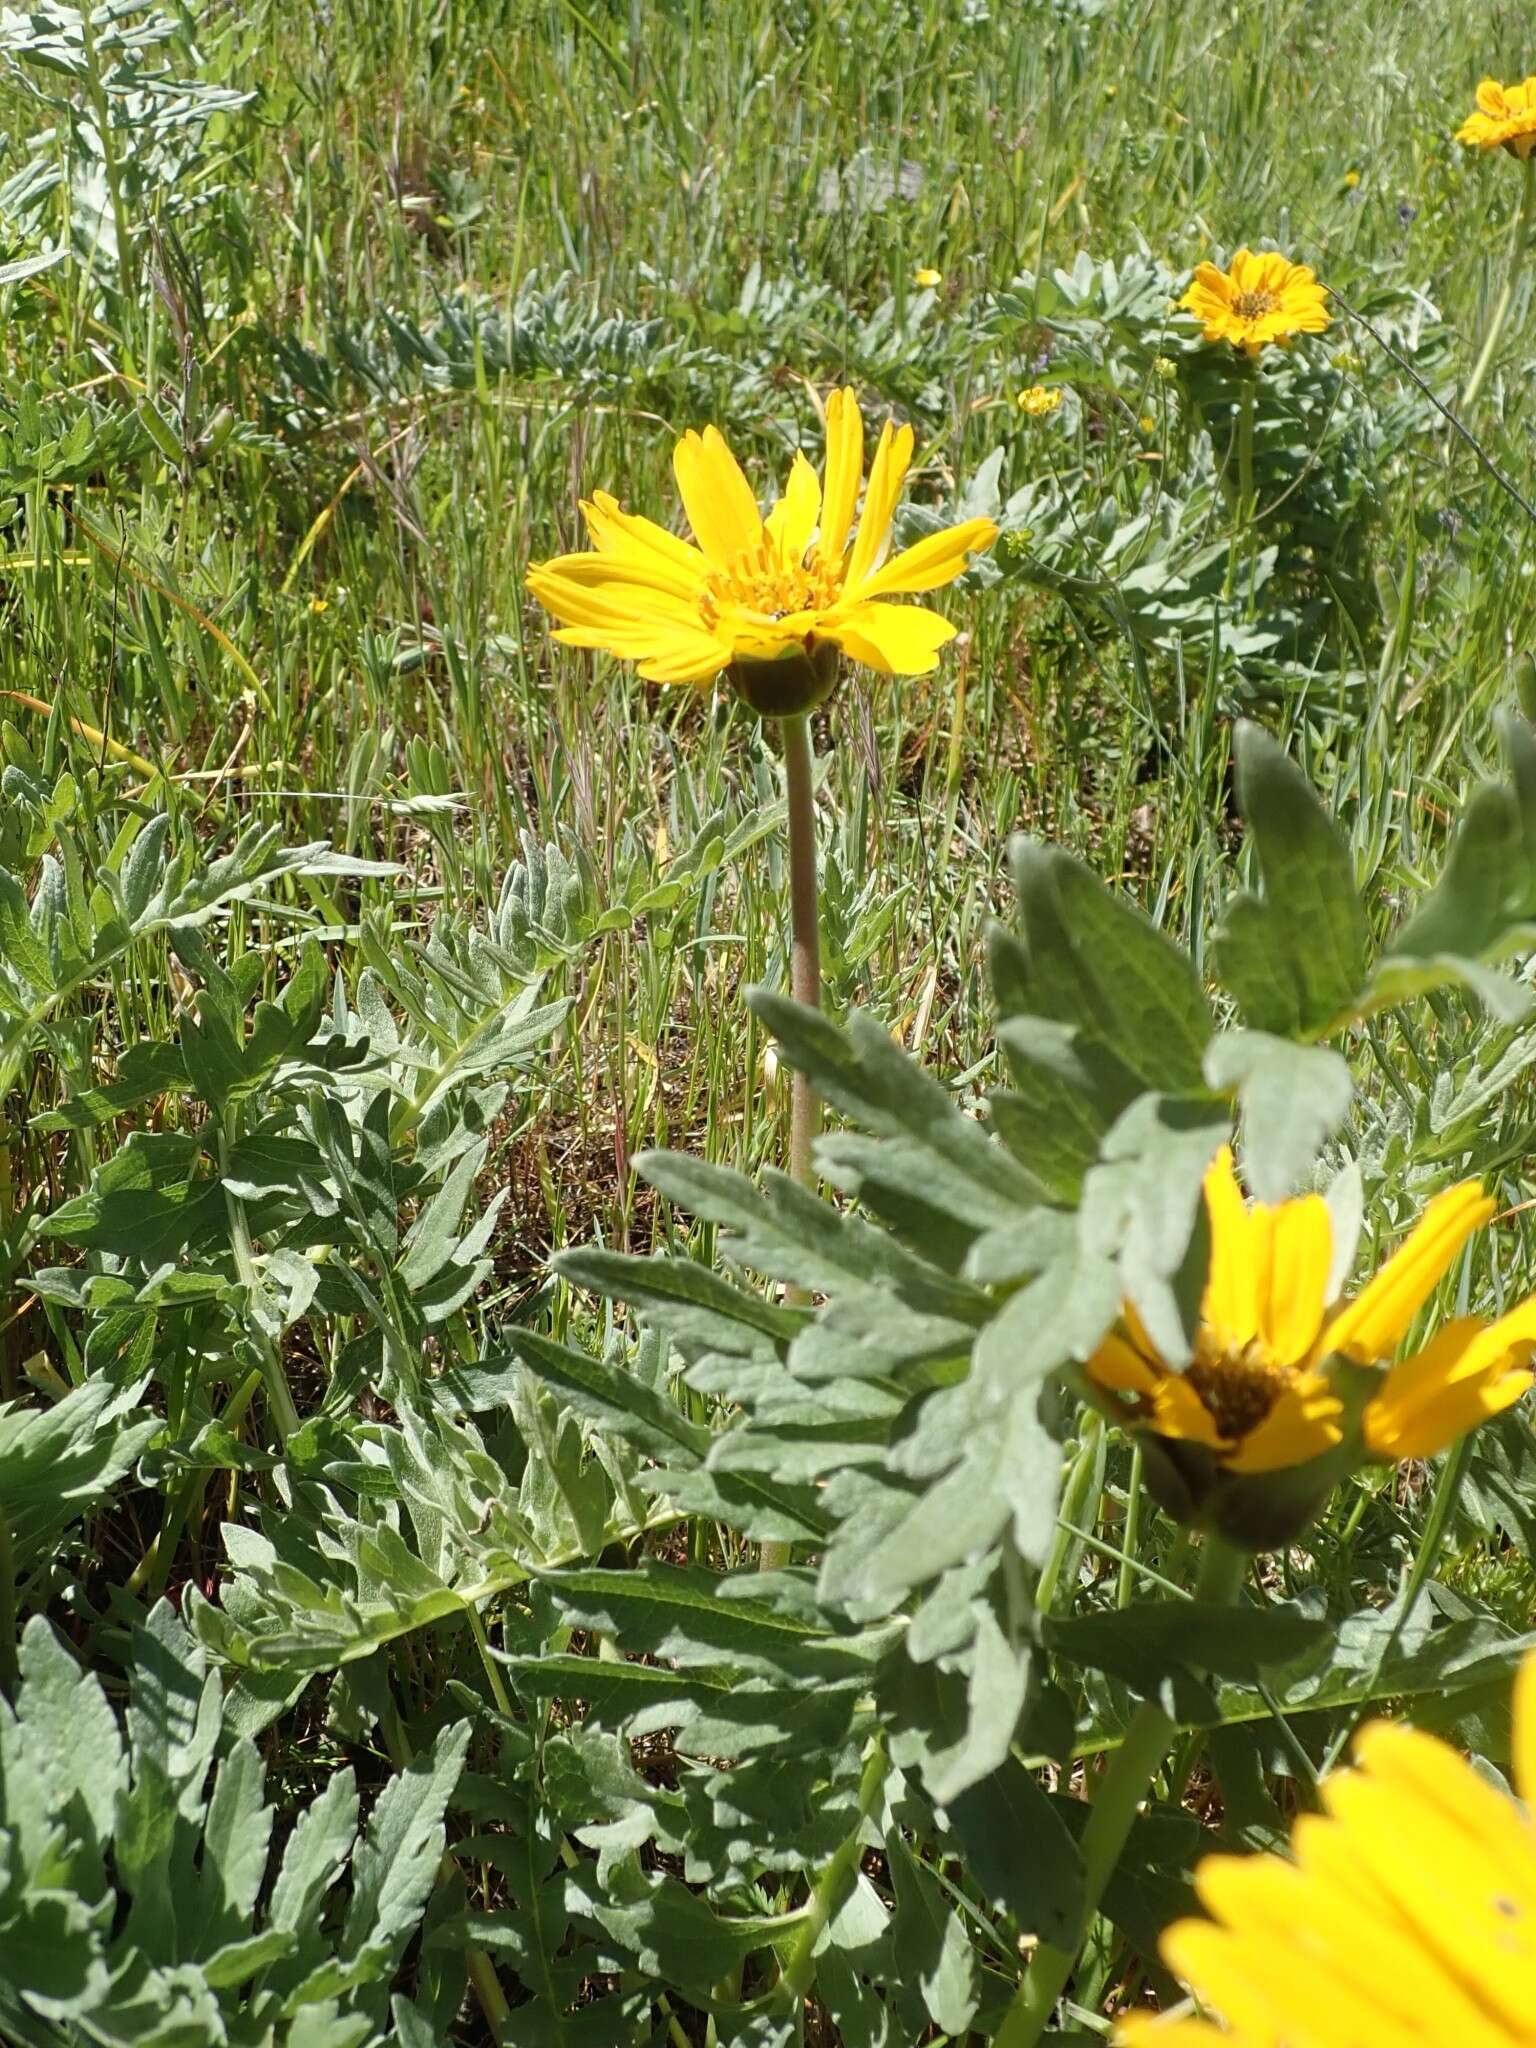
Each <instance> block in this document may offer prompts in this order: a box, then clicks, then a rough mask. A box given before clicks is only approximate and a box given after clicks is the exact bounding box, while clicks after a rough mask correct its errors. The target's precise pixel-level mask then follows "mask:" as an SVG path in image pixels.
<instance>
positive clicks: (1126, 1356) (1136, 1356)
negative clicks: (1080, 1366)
mask: <svg viewBox="0 0 1536 2048" xmlns="http://www.w3.org/2000/svg"><path fill="white" fill-rule="evenodd" d="M1084 1370H1085V1371H1086V1373H1087V1374H1088V1377H1089V1379H1091V1380H1092V1381H1093V1382H1094V1384H1095V1385H1096V1386H1100V1387H1103V1388H1105V1389H1106V1390H1107V1391H1108V1392H1109V1393H1111V1394H1150V1393H1151V1392H1152V1391H1153V1389H1154V1388H1155V1387H1156V1385H1157V1380H1158V1375H1157V1372H1156V1370H1155V1368H1154V1367H1152V1366H1150V1365H1149V1364H1148V1363H1147V1361H1146V1359H1144V1358H1143V1357H1142V1356H1141V1353H1140V1352H1139V1351H1137V1350H1136V1348H1135V1346H1134V1345H1131V1344H1127V1343H1126V1341H1125V1339H1124V1338H1123V1337H1117V1336H1115V1335H1114V1334H1113V1333H1111V1334H1110V1335H1109V1336H1108V1337H1106V1338H1105V1339H1104V1340H1103V1342H1102V1343H1101V1344H1100V1345H1099V1348H1098V1349H1097V1351H1095V1352H1094V1354H1093V1356H1092V1357H1091V1358H1090V1359H1089V1361H1088V1363H1087V1365H1086V1366H1085V1367H1084Z"/></svg>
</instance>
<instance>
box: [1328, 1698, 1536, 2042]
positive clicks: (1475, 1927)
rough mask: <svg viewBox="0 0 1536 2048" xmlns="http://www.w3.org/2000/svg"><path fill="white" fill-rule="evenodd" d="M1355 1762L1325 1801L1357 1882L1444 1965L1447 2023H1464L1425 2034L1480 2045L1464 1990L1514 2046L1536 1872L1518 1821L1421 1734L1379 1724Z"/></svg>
mask: <svg viewBox="0 0 1536 2048" xmlns="http://www.w3.org/2000/svg"><path fill="white" fill-rule="evenodd" d="M1355 1755H1356V1758H1357V1760H1358V1762H1359V1764H1360V1768H1359V1769H1357V1770H1349V1771H1339V1772H1336V1773H1335V1774H1334V1775H1333V1776H1332V1777H1331V1778H1327V1779H1325V1780H1324V1782H1323V1786H1322V1793H1321V1797H1322V1801H1323V1806H1324V1809H1325V1811H1326V1812H1327V1813H1328V1815H1329V1817H1330V1818H1331V1819H1332V1820H1334V1821H1335V1822H1336V1824H1337V1826H1338V1828H1339V1830H1340V1832H1341V1834H1343V1835H1346V1836H1347V1837H1348V1845H1349V1849H1350V1852H1351V1860H1352V1862H1353V1864H1354V1866H1355V1867H1356V1870H1357V1871H1358V1873H1359V1878H1360V1879H1361V1880H1363V1881H1364V1882H1365V1883H1366V1884H1368V1885H1370V1886H1371V1887H1374V1888H1377V1889H1379V1890H1380V1892H1381V1893H1383V1894H1384V1895H1385V1897H1386V1898H1387V1899H1388V1900H1390V1901H1391V1903H1392V1905H1393V1906H1394V1907H1395V1908H1396V1909H1397V1912H1398V1914H1399V1915H1400V1916H1401V1918H1402V1919H1403V1920H1404V1921H1406V1922H1407V1925H1408V1928H1409V1929H1411V1933H1412V1938H1414V1939H1415V1940H1416V1941H1417V1942H1418V1943H1419V1944H1420V1945H1421V1946H1423V1947H1424V1948H1426V1949H1427V1950H1428V1951H1429V1952H1430V1954H1431V1956H1432V1957H1434V1958H1435V1959H1437V1960H1438V1961H1439V1963H1440V1964H1441V1967H1442V1969H1443V1970H1444V1973H1445V1978H1446V1980H1447V1993H1446V1996H1445V1999H1444V2003H1445V2006H1446V2008H1447V2012H1446V2017H1447V2018H1450V2019H1459V2021H1460V2024H1459V2025H1451V2026H1445V2025H1443V2024H1442V2025H1441V2026H1438V2027H1435V2028H1433V2030H1427V2031H1428V2038H1430V2039H1431V2040H1446V2041H1466V2040H1468V2039H1476V2038H1477V2035H1476V2033H1475V2032H1474V2031H1473V2030H1472V2029H1471V2028H1470V2027H1469V2026H1468V2024H1467V2020H1468V2015H1467V2012H1466V2009H1465V2008H1466V2006H1467V2003H1468V1999H1467V1992H1470V1993H1471V2001H1470V2002H1471V2003H1472V2004H1473V2005H1474V2006H1475V2007H1476V2008H1478V2009H1480V2011H1481V2013H1482V2014H1483V2015H1485V2016H1487V2017H1490V2018H1495V2019H1497V2020H1499V2021H1502V2023H1503V2025H1504V2026H1505V2027H1507V2028H1508V2029H1509V2038H1511V2039H1513V2040H1515V2041H1519V2039H1520V2037H1521V2034H1522V2033H1524V2031H1525V2022H1526V2020H1527V2019H1528V2017H1529V2015H1530V2012H1531V2011H1532V2009H1533V2007H1536V1874H1533V1871H1532V1865H1531V1859H1530V1855H1529V1852H1528V1851H1527V1850H1526V1849H1525V1848H1524V1844H1523V1841H1522V1837H1524V1836H1526V1835H1527V1834H1528V1829H1527V1828H1526V1825H1525V1823H1524V1822H1523V1821H1522V1820H1521V1819H1520V1817H1519V1816H1518V1815H1517V1814H1516V1813H1515V1811H1514V1809H1513V1808H1512V1807H1510V1806H1509V1804H1508V1802H1507V1801H1504V1800H1502V1799H1501V1798H1500V1796H1499V1794H1498V1793H1496V1792H1495V1791H1494V1790H1493V1788H1492V1787H1491V1786H1488V1785H1483V1784H1479V1783H1478V1782H1477V1778H1476V1773H1475V1772H1474V1771H1473V1770H1472V1768H1471V1766H1470V1765H1469V1764H1467V1763H1466V1762H1464V1761H1463V1759H1461V1758H1460V1757H1458V1756H1457V1755H1456V1754H1455V1752H1454V1751H1452V1750H1450V1749H1449V1748H1448V1747H1447V1746H1446V1745H1445V1744H1443V1743H1440V1742H1437V1741H1436V1740H1435V1739H1434V1738H1433V1737H1432V1736H1429V1735H1425V1734H1422V1733H1421V1732H1420V1731H1418V1730H1417V1729H1413V1728H1403V1727H1399V1726H1395V1725H1394V1724H1392V1723H1389V1722H1380V1721H1379V1722H1376V1723H1375V1724H1374V1725H1373V1726H1372V1727H1371V1728H1370V1729H1368V1730H1367V1731H1366V1733H1365V1734H1364V1735H1363V1736H1362V1737H1361V1739H1360V1741H1359V1742H1358V1743H1357V1744H1356V1749H1355ZM1490 1802H1492V1804H1490ZM1506 1907H1513V1908H1514V1910H1513V1912H1509V1911H1506V1910H1505V1908H1506ZM1458 1979H1460V1980H1461V1983H1462V1984H1463V1985H1465V1987H1466V1989H1465V1990H1461V1988H1460V1986H1458V1985H1457V1980H1458ZM1452 1987H1456V1993H1455V1995H1456V1999H1457V2001H1458V2002H1459V2003H1460V2005H1461V2007H1462V2011H1461V2012H1460V2013H1459V2014H1457V2013H1455V2011H1454V2009H1453V1997H1452V1989H1451V1988H1452ZM1488 2033H1489V2038H1499V2037H1498V2035H1497V2034H1496V2032H1495V2030H1494V2029H1493V2028H1490V2029H1489V2030H1488ZM1527 2038H1528V2037H1527Z"/></svg>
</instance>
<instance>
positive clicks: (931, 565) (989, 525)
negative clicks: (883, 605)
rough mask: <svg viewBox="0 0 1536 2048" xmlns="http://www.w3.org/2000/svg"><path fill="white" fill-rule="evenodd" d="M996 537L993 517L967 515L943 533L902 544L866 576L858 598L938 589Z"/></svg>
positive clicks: (951, 580) (932, 534)
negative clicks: (892, 554)
mask: <svg viewBox="0 0 1536 2048" xmlns="http://www.w3.org/2000/svg"><path fill="white" fill-rule="evenodd" d="M996 539H997V527H996V525H995V524H994V523H993V521H992V520H990V519H967V520H966V521H965V523H964V525H962V526H946V527H945V528H944V530H943V532H942V533H930V534H929V535H928V536H927V537H926V539H923V540H920V541H916V542H914V543H913V545H912V546H911V547H909V548H903V549H902V551H901V553H900V554H899V555H894V556H892V558H891V560H890V561H888V562H887V563H886V565H885V567H884V568H883V569H877V570H876V571H875V573H874V575H873V576H869V577H866V578H865V580H864V584H863V587H862V589H861V590H860V591H859V599H860V601H861V602H862V601H863V600H864V599H865V598H868V597H892V596H895V595H896V594H897V593H898V592H902V591H919V590H938V589H940V588H941V587H942V586H943V585H944V584H946V583H953V582H954V580H955V578H956V577H957V576H958V575H959V574H960V572H961V570H962V569H963V568H964V567H965V558H966V556H967V555H972V554H980V553H982V552H983V551H984V550H985V549H987V548H989V547H991V545H992V543H993V541H995V540H996Z"/></svg>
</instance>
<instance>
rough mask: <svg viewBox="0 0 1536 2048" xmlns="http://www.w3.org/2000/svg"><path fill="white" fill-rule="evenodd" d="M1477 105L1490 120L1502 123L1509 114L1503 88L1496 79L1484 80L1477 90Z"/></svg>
mask: <svg viewBox="0 0 1536 2048" xmlns="http://www.w3.org/2000/svg"><path fill="white" fill-rule="evenodd" d="M1477 104H1478V105H1479V106H1480V107H1481V108H1482V110H1483V112H1484V113H1485V114H1487V115H1488V116H1489V118H1490V119H1491V120H1494V121H1502V120H1503V119H1504V117H1505V115H1506V114H1507V113H1508V112H1509V102H1508V101H1507V100H1506V99H1505V97H1504V88H1503V86H1502V85H1500V83H1499V81H1498V80H1497V79H1496V78H1485V79H1484V80H1483V81H1482V83H1481V84H1480V85H1479V86H1478V88H1477Z"/></svg>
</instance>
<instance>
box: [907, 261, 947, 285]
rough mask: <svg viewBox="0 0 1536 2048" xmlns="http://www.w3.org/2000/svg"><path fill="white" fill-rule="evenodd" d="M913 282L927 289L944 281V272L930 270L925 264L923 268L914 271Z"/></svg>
mask: <svg viewBox="0 0 1536 2048" xmlns="http://www.w3.org/2000/svg"><path fill="white" fill-rule="evenodd" d="M912 282H913V283H914V284H915V285H921V286H922V288H923V290H924V291H927V290H929V289H930V287H931V286H933V285H936V284H942V283H943V282H944V273H943V271H942V270H929V269H928V268H927V267H926V266H925V267H924V268H923V269H922V270H914V271H913V273H912Z"/></svg>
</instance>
